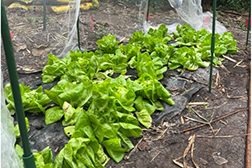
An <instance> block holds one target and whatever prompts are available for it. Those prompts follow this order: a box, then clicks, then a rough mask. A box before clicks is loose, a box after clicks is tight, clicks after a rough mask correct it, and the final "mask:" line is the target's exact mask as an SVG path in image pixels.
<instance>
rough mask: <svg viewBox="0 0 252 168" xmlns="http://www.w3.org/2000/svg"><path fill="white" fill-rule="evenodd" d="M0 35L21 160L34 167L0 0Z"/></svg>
mask: <svg viewBox="0 0 252 168" xmlns="http://www.w3.org/2000/svg"><path fill="white" fill-rule="evenodd" d="M1 3H2V4H1V10H2V11H1V12H2V13H1V35H2V42H3V47H4V52H5V57H6V63H7V68H8V72H9V78H10V83H11V89H12V94H13V98H14V104H15V109H16V117H17V121H18V126H19V131H20V137H21V140H22V145H23V149H24V155H23V162H24V167H25V168H36V166H35V161H34V156H33V154H32V152H31V149H30V143H29V140H28V135H27V128H26V124H25V115H24V110H23V105H22V99H21V94H20V88H19V83H18V75H17V69H16V62H15V58H14V54H13V47H12V43H11V39H10V32H9V26H8V20H7V16H6V13H5V8H4V4H3V1H1Z"/></svg>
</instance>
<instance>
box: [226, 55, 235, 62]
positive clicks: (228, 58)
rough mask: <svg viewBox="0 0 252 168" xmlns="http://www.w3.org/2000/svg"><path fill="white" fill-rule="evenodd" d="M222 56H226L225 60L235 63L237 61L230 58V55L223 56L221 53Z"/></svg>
mask: <svg viewBox="0 0 252 168" xmlns="http://www.w3.org/2000/svg"><path fill="white" fill-rule="evenodd" d="M223 57H224V58H226V59H227V60H229V61H231V62H234V63H237V61H236V60H235V59H233V58H230V57H228V56H225V55H223Z"/></svg>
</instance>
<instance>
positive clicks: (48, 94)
mask: <svg viewBox="0 0 252 168" xmlns="http://www.w3.org/2000/svg"><path fill="white" fill-rule="evenodd" d="M167 31H168V30H167V28H166V26H165V25H161V26H160V27H159V28H158V29H156V30H154V29H150V30H149V31H148V33H146V34H145V33H143V32H141V31H139V32H135V33H133V35H132V36H131V37H130V39H129V42H128V43H127V44H120V42H119V41H118V40H117V39H116V38H115V36H112V35H108V36H104V37H103V38H102V39H100V40H98V41H97V50H95V51H84V52H80V51H71V52H70V54H69V55H67V56H66V57H65V58H63V59H60V58H58V57H56V56H54V55H49V56H48V63H47V65H46V66H45V67H44V69H43V73H42V81H43V83H44V84H46V83H51V82H54V81H55V80H57V81H58V82H57V84H56V85H54V86H53V87H52V88H51V89H43V88H42V86H40V87H38V88H37V89H34V90H31V89H30V88H29V87H28V86H25V85H23V84H21V85H20V88H21V95H22V100H23V106H24V110H25V111H26V112H31V113H44V115H45V123H46V124H52V123H54V122H59V121H61V122H62V125H63V126H64V132H65V134H66V136H68V137H69V139H70V140H69V142H68V144H66V145H65V147H64V148H63V149H62V150H61V151H60V152H59V154H58V155H57V156H56V158H55V160H53V155H52V151H51V149H50V148H49V147H47V148H45V149H44V150H43V151H40V152H36V153H35V154H34V155H35V159H36V165H37V167H40V168H49V167H55V168H61V167H63V168H65V167H71V168H85V167H88V168H99V167H104V166H105V165H106V163H107V161H108V160H109V157H110V158H112V159H113V160H114V161H116V162H120V161H121V160H122V159H123V157H124V154H125V153H126V152H129V151H130V150H131V149H132V148H133V147H134V145H133V144H132V142H131V140H130V138H131V137H135V138H137V137H140V136H141V134H142V127H146V128H150V127H151V125H152V118H151V114H153V113H154V112H155V111H162V110H163V105H162V103H167V104H168V105H171V106H172V105H174V104H175V102H174V101H173V100H172V97H171V94H170V93H169V91H168V90H167V89H166V88H164V86H163V85H162V84H161V83H160V81H159V80H161V79H162V78H163V77H164V76H163V74H164V72H166V71H167V70H168V69H169V70H175V69H177V70H178V69H182V70H192V71H193V70H196V69H198V68H199V67H202V68H205V67H207V66H208V65H209V60H210V44H211V34H210V33H208V32H207V31H206V30H199V31H196V30H194V29H193V28H191V27H190V26H188V25H183V26H178V27H177V32H176V33H173V34H168V33H167ZM215 39H216V47H215V48H216V49H215V54H214V64H215V65H219V64H221V61H222V57H221V55H223V54H227V53H235V52H237V47H236V41H235V40H234V38H233V35H232V34H231V33H230V32H226V33H224V34H222V35H218V34H216V37H215ZM132 69H133V70H136V72H137V79H133V78H132V76H131V75H129V74H128V73H127V72H128V71H129V70H132ZM5 96H6V99H7V102H8V104H7V107H8V108H9V110H11V111H12V112H14V111H15V109H14V103H13V97H12V94H11V87H10V85H6V86H5ZM13 114H14V113H13ZM27 124H28V120H27ZM16 132H17V135H18V128H17V127H16ZM17 151H18V153H19V154H20V155H22V148H21V147H20V146H17ZM107 155H108V156H109V157H108V156H107Z"/></svg>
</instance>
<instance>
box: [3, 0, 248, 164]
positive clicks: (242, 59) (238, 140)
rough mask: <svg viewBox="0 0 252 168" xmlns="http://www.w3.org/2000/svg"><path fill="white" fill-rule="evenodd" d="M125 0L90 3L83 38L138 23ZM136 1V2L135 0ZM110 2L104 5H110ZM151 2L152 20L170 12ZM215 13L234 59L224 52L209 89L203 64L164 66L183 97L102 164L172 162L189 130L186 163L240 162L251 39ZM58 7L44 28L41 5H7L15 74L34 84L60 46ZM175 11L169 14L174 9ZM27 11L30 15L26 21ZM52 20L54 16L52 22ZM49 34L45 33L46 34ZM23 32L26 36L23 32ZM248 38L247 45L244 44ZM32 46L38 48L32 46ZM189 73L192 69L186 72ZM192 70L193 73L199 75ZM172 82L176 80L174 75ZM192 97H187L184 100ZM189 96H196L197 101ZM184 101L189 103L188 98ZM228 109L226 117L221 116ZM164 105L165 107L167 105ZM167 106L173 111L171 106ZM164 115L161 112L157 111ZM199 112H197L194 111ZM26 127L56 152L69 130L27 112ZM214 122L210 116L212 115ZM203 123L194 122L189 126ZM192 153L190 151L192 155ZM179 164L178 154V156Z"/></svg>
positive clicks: (164, 19) (126, 30) (88, 44)
mask: <svg viewBox="0 0 252 168" xmlns="http://www.w3.org/2000/svg"><path fill="white" fill-rule="evenodd" d="M127 2H128V1H122V0H121V1H119V0H118V3H116V2H115V1H110V3H108V2H106V1H103V2H101V4H100V8H98V9H96V10H89V11H82V12H81V16H80V21H81V46H82V47H83V48H88V49H92V48H95V41H96V40H97V39H99V38H100V37H101V36H102V35H105V34H107V33H113V34H116V35H117V37H118V39H122V38H123V37H126V38H127V36H129V35H130V34H131V33H132V32H134V31H136V30H137V29H139V26H141V24H140V22H139V20H138V7H137V6H135V5H132V3H130V2H128V3H127ZM135 3H136V4H137V3H138V2H137V1H135ZM108 9H110V10H108ZM168 9H169V7H167V8H166V7H165V2H164V4H163V5H162V6H161V7H158V4H156V3H154V4H153V6H152V9H151V10H150V16H151V17H150V21H152V22H155V23H158V24H159V23H170V21H169V18H170V17H169V16H170V15H171V12H173V11H169V10H168ZM219 14H220V15H219V20H220V21H221V22H223V23H224V24H225V26H226V27H227V29H228V30H229V31H231V32H233V34H234V36H235V38H236V39H237V42H238V47H239V52H238V53H237V54H236V55H227V56H228V57H230V58H232V59H234V60H235V61H230V60H229V59H225V60H224V62H223V66H221V67H217V68H216V70H215V71H214V72H215V73H214V81H213V88H212V92H211V93H209V92H208V76H207V74H208V73H207V70H203V71H202V70H199V71H198V72H196V73H188V72H184V73H182V74H179V75H178V74H177V73H174V72H172V73H171V72H168V73H166V75H165V76H166V77H165V78H164V79H163V80H162V83H163V84H164V85H165V86H166V87H167V89H169V90H171V91H172V93H173V95H174V97H176V96H177V99H178V101H177V102H179V100H180V101H181V106H179V107H183V108H181V109H182V110H181V109H179V107H177V109H175V110H174V109H173V111H172V110H171V109H169V110H170V112H167V113H165V115H164V114H162V113H161V114H158V113H157V114H154V115H153V120H154V121H155V123H154V125H153V127H152V128H151V129H148V130H145V131H144V134H143V136H142V137H141V138H139V139H137V140H135V144H136V147H135V149H133V150H132V151H131V152H130V153H129V154H127V155H126V157H125V159H124V160H123V161H122V162H120V163H118V164H116V163H114V162H113V161H110V162H109V164H108V165H107V167H112V168H122V167H124V168H177V167H179V166H178V163H177V164H175V163H174V161H173V160H174V159H177V158H180V157H182V156H183V153H184V152H185V149H186V147H187V146H188V142H189V141H188V138H189V137H190V136H192V135H195V137H196V138H195V142H194V143H193V144H194V148H193V149H194V150H193V154H194V155H193V157H191V153H190V152H191V151H190V152H188V153H187V156H186V158H185V159H184V161H186V162H187V163H188V165H189V167H195V165H194V163H193V162H195V163H196V164H198V165H199V167H203V168H204V167H206V168H209V167H211V168H242V167H245V141H246V131H247V115H248V114H247V112H248V88H249V83H248V81H249V78H250V74H249V70H250V47H249V48H248V49H246V47H245V39H246V31H244V24H245V19H246V18H245V16H244V15H237V14H230V13H229V14H227V13H222V12H219ZM64 16H65V15H63V14H57V15H56V14H53V13H50V14H48V18H49V19H48V26H47V31H46V32H44V31H42V15H41V12H40V13H39V12H27V11H21V10H17V9H15V10H13V9H12V10H9V11H8V17H9V24H10V28H11V31H13V32H14V35H15V36H14V38H13V44H14V49H15V57H16V62H17V66H18V72H19V77H20V82H22V83H25V84H27V85H29V86H32V87H36V86H38V85H40V84H41V79H40V75H41V70H42V67H43V66H44V65H45V64H46V61H47V54H48V53H49V52H52V53H54V54H58V53H60V51H61V49H62V48H63V46H64V44H65V43H64V42H65V37H66V35H65V34H60V33H62V31H59V30H60V27H61V26H62V25H63V22H64ZM174 16H175V15H174ZM28 18H35V19H37V22H36V21H34V22H33V23H34V24H32V26H31V24H29V19H28ZM55 21H57V23H56V22H55ZM57 34H60V35H57ZM48 37H49V38H48ZM29 39H32V41H31V40H29ZM249 46H250V45H249ZM34 49H36V51H35V50H34ZM1 61H2V71H3V76H4V82H8V75H7V70H6V69H7V68H6V64H5V59H4V56H3V52H2V59H1ZM192 74H194V76H193V75H192ZM197 74H198V76H197ZM173 82H174V83H173ZM195 84H198V86H200V89H199V90H197V91H196V92H195V94H192V95H190V96H189V97H186V96H184V97H186V99H184V100H185V101H184V103H183V102H182V99H183V98H182V97H178V96H181V95H182V96H183V95H186V94H183V93H187V91H188V90H190V89H191V88H193V87H194V86H196V85H195ZM189 102H191V103H189ZM195 102H200V103H201V104H197V103H196V105H195ZM188 103H189V104H188ZM237 110H240V111H238V112H237V113H235V114H232V115H230V116H228V117H223V118H222V119H221V120H218V119H219V118H220V117H221V116H223V115H226V114H231V113H232V112H235V111H237ZM166 111H167V110H166ZM171 111H172V112H171ZM161 115H163V117H160V116H161ZM199 116H200V117H199ZM28 118H29V122H30V127H31V130H30V132H29V139H30V142H31V145H32V147H33V149H37V150H42V149H43V148H44V147H46V146H48V145H49V146H50V147H51V148H52V149H53V151H54V153H58V152H59V150H60V149H61V148H62V147H63V145H64V144H65V143H66V142H67V138H66V137H65V135H64V133H63V127H62V126H61V124H60V123H55V124H51V125H49V126H46V125H45V123H44V119H43V118H44V117H43V116H42V115H41V116H34V115H30V114H28ZM216 119H217V120H218V121H216V122H211V121H215V120H216ZM202 123H208V124H206V125H205V126H203V127H200V128H199V129H192V130H191V131H186V130H188V129H189V128H193V127H194V126H198V125H200V124H202ZM192 158H193V159H192ZM178 162H180V163H182V165H183V158H181V159H180V160H178Z"/></svg>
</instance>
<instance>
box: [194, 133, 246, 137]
mask: <svg viewBox="0 0 252 168" xmlns="http://www.w3.org/2000/svg"><path fill="white" fill-rule="evenodd" d="M244 136H248V134H243V135H239V134H237V135H216V136H215V135H213V136H211V135H197V136H196V137H197V138H233V137H244Z"/></svg>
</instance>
